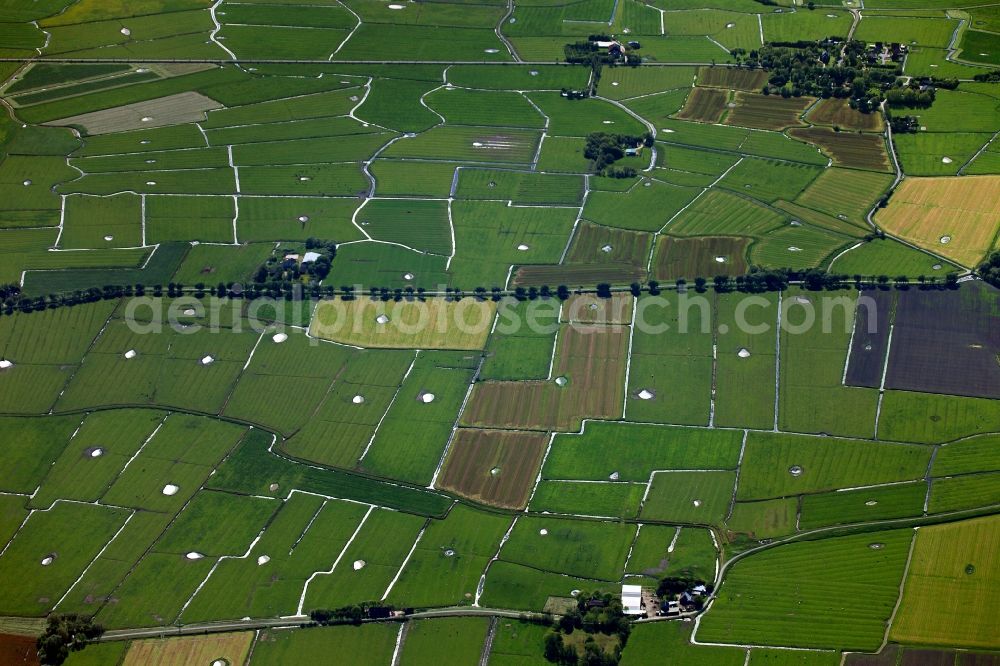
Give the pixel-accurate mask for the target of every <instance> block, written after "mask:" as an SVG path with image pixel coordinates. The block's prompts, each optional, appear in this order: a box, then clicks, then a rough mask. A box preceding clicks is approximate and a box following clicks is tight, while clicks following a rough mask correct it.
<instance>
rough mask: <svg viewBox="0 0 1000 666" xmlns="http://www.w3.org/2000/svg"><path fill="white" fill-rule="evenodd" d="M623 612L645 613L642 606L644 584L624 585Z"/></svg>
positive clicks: (627, 613) (631, 613)
mask: <svg viewBox="0 0 1000 666" xmlns="http://www.w3.org/2000/svg"><path fill="white" fill-rule="evenodd" d="M622 612H624V613H625V614H626V615H645V614H646V609H644V608H643V607H642V586H641V585H622Z"/></svg>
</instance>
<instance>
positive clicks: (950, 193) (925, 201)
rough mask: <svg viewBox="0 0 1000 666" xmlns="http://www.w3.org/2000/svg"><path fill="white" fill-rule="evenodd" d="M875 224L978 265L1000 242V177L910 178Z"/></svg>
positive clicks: (930, 247)
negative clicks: (997, 240) (998, 234)
mask: <svg viewBox="0 0 1000 666" xmlns="http://www.w3.org/2000/svg"><path fill="white" fill-rule="evenodd" d="M875 221H876V222H878V224H879V226H881V227H882V228H884V229H885V230H886V231H888V232H889V233H891V234H892V235H894V236H898V237H900V238H902V239H904V240H908V241H910V242H911V243H914V244H915V245H919V246H920V247H923V248H927V249H928V250H930V251H931V252H936V253H937V254H940V255H942V256H944V257H948V258H949V259H954V260H955V261H957V262H958V263H960V264H962V265H963V266H974V265H975V264H976V263H977V262H978V261H979V260H980V259H982V258H983V255H985V254H986V252H987V251H988V250H989V249H990V248H992V247H993V245H994V243H995V241H996V234H997V229H998V227H1000V176H963V177H961V178H951V177H942V178H907V179H906V180H904V181H903V182H902V183H900V184H899V187H897V188H896V191H895V192H894V193H893V195H892V198H891V199H890V200H889V207H888V208H885V209H884V210H881V211H879V213H878V215H876V218H875Z"/></svg>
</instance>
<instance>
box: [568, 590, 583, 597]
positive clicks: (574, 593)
mask: <svg viewBox="0 0 1000 666" xmlns="http://www.w3.org/2000/svg"><path fill="white" fill-rule="evenodd" d="M569 596H571V597H578V596H580V590H570V593H569Z"/></svg>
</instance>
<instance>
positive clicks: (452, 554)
mask: <svg viewBox="0 0 1000 666" xmlns="http://www.w3.org/2000/svg"><path fill="white" fill-rule="evenodd" d="M444 556H445V557H455V551H453V550H452V549H451V548H448V549H446V550H445V551H444Z"/></svg>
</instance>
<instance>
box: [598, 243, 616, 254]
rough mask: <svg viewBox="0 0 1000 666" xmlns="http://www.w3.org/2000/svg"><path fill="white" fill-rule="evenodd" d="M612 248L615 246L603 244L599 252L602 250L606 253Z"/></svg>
mask: <svg viewBox="0 0 1000 666" xmlns="http://www.w3.org/2000/svg"><path fill="white" fill-rule="evenodd" d="M613 249H615V248H613V247H612V246H610V245H603V246H601V252H604V253H605V254H607V253H608V252H611V250H613Z"/></svg>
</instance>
